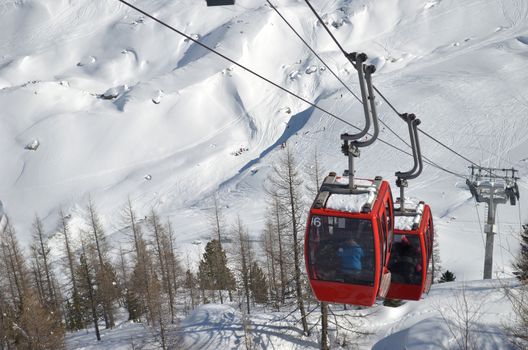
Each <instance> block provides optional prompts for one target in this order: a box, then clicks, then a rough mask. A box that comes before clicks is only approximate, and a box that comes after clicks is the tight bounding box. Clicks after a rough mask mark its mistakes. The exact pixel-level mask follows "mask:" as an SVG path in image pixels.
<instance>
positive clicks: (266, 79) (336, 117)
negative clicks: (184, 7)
mask: <svg viewBox="0 0 528 350" xmlns="http://www.w3.org/2000/svg"><path fill="white" fill-rule="evenodd" d="M117 1H119V2H121V3H123V4H124V5H126V6H128V7H130V8H132V9H134V10H135V11H137V12H139V13H141V14H143V15H145V16H146V17H148V18H150V19H152V20H153V21H155V22H157V23H159V24H161V25H162V26H164V27H166V28H168V29H170V30H172V31H174V32H176V33H178V34H179V35H181V36H183V37H185V38H187V39H188V40H190V41H192V42H194V43H195V44H197V45H199V46H201V47H203V48H204V49H206V50H209V51H211V52H213V53H215V54H216V55H218V56H220V57H222V58H223V59H225V60H227V61H229V62H231V63H232V64H234V65H236V66H237V67H239V68H242V69H243V70H245V71H246V72H248V73H250V74H252V75H254V76H256V77H258V78H260V79H262V80H264V81H266V82H267V83H269V84H271V85H273V86H275V87H276V88H278V89H280V90H282V91H284V92H286V93H287V94H289V95H291V96H294V97H296V98H297V99H299V100H301V101H303V102H305V103H307V104H308V105H310V106H311V107H313V108H315V109H317V110H319V111H321V112H323V113H326V114H327V115H329V116H331V117H333V118H335V119H337V120H339V121H341V122H343V123H345V124H347V125H349V126H351V127H353V128H355V129H357V130H360V129H359V128H358V127H357V126H355V125H354V124H352V123H350V122H348V121H346V120H344V119H343V118H341V117H339V116H337V115H335V114H333V113H331V112H329V111H327V110H326V109H324V108H322V107H320V106H318V105H316V104H315V103H313V102H310V101H308V100H307V99H305V98H303V97H301V96H299V95H298V94H296V93H294V92H292V91H290V90H288V89H286V88H284V87H282V86H280V85H279V84H277V83H275V82H273V81H271V80H269V79H268V78H266V77H264V76H262V75H260V74H259V73H257V72H255V71H253V70H252V69H250V68H247V67H245V66H243V65H241V64H240V63H237V62H236V61H234V60H233V59H231V58H229V57H227V56H225V55H224V54H222V53H220V52H218V51H217V50H215V49H213V48H211V47H209V46H207V45H205V44H203V43H201V42H199V41H198V40H196V39H194V38H192V37H191V36H189V35H187V34H185V33H184V32H182V31H180V30H178V29H176V28H174V27H173V26H171V25H169V24H167V23H165V22H164V21H162V20H160V19H158V18H156V17H155V16H153V15H151V14H149V13H148V12H146V11H144V10H142V9H140V8H138V7H136V6H134V5H132V4H131V3H129V2H127V1H125V0H117ZM378 140H379V141H380V142H381V143H383V144H385V145H387V146H389V147H391V148H393V149H396V150H398V151H400V152H402V153H405V154H407V155H409V156H412V154H411V153H409V152H407V151H405V150H403V149H401V148H399V147H397V146H394V145H393V144H391V143H389V142H387V141H385V140H382V139H380V138H378ZM428 164H430V165H431V166H433V167H436V168H437V169H439V170H442V171H445V172H447V173H449V174H451V175H454V176H457V177H460V178H464V179H465V177H464V176H463V175H460V174H458V173H455V172H453V171H451V170H448V169H445V168H444V167H441V166H439V165H437V164H435V163H433V162H428Z"/></svg>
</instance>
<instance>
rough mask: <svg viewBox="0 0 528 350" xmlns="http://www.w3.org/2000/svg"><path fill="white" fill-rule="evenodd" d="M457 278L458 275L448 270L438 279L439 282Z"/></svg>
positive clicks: (451, 280)
mask: <svg viewBox="0 0 528 350" xmlns="http://www.w3.org/2000/svg"><path fill="white" fill-rule="evenodd" d="M454 280H456V276H455V274H454V273H453V272H451V271H449V270H446V272H444V273H443V274H442V276H441V277H440V279H439V280H438V283H445V282H453V281H454Z"/></svg>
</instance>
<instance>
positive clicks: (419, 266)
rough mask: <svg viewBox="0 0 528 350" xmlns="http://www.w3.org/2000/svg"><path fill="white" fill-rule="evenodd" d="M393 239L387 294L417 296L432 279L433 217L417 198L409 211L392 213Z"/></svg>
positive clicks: (392, 297)
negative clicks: (410, 212)
mask: <svg viewBox="0 0 528 350" xmlns="http://www.w3.org/2000/svg"><path fill="white" fill-rule="evenodd" d="M394 221H395V224H394V243H393V245H392V252H391V256H390V262H389V270H390V271H391V276H392V280H391V285H390V288H389V292H388V293H387V296H386V297H387V298H389V299H404V300H420V298H421V297H422V294H423V293H428V292H429V289H430V288H431V283H432V280H433V263H432V254H433V239H434V232H433V229H434V228H433V218H432V216H431V209H430V208H429V206H428V205H427V204H424V203H423V202H420V204H418V206H417V207H416V209H415V210H413V211H412V215H409V214H406V215H399V213H398V212H396V213H395V216H394Z"/></svg>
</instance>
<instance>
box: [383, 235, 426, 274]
mask: <svg viewBox="0 0 528 350" xmlns="http://www.w3.org/2000/svg"><path fill="white" fill-rule="evenodd" d="M389 270H390V272H391V274H392V277H391V278H392V281H393V282H395V283H404V284H420V283H421V282H422V264H421V251H420V240H419V238H418V237H417V236H411V235H396V236H395V237H394V244H393V246H392V252H391V256H390V262H389Z"/></svg>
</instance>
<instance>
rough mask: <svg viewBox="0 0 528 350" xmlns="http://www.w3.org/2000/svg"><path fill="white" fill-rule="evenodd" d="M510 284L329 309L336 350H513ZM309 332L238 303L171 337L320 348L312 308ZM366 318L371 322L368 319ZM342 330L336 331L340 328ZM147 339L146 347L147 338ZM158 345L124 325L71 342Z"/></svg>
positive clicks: (197, 315)
mask: <svg viewBox="0 0 528 350" xmlns="http://www.w3.org/2000/svg"><path fill="white" fill-rule="evenodd" d="M516 286H517V283H516V282H515V281H512V280H502V281H498V280H491V281H473V282H451V283H445V284H440V285H434V286H433V288H432V289H431V292H430V294H429V295H428V296H427V297H426V298H425V299H423V300H421V301H409V302H406V303H404V304H403V305H402V306H399V307H397V308H393V307H387V306H382V305H376V306H374V307H372V308H367V309H362V310H355V311H354V310H346V311H344V310H343V308H342V306H338V305H333V306H331V307H330V308H331V310H332V311H331V314H330V317H329V322H330V324H329V328H330V334H331V337H330V342H331V343H330V344H331V348H332V349H373V350H400V349H401V350H403V349H406V350H426V349H431V350H435V349H459V348H462V347H461V344H464V342H465V340H466V338H465V336H464V334H466V333H465V331H466V328H465V326H463V324H464V321H465V320H469V319H470V320H471V323H470V326H469V327H468V329H467V330H468V333H467V334H468V337H467V339H468V344H469V346H470V347H469V348H470V349H482V350H485V349H486V350H487V349H489V350H499V349H512V346H511V344H510V343H509V339H508V338H507V337H506V336H505V334H504V327H505V325H507V324H508V322H509V321H510V320H511V318H512V309H511V304H510V302H509V300H508V298H507V297H506V296H505V294H504V293H505V290H504V288H515V287H516ZM308 310H309V311H311V314H310V316H309V324H310V327H313V328H312V334H311V335H310V336H308V337H305V336H303V335H302V328H301V327H300V325H299V323H300V321H299V315H298V314H296V313H291V312H289V311H282V312H269V311H265V310H262V309H257V310H253V312H252V314H251V315H249V316H248V315H244V314H242V313H241V312H240V310H239V309H238V307H237V306H236V305H218V304H207V305H202V306H199V307H198V308H197V309H195V310H194V311H193V312H192V313H191V314H190V315H189V316H188V317H187V318H185V319H184V320H183V321H182V322H181V323H180V324H179V325H178V326H177V327H173V328H172V329H171V331H169V332H168V333H169V338H170V342H171V343H172V344H173V345H174V347H175V348H176V349H182V350H183V349H189V350H194V349H210V350H215V349H250V348H251V349H285V350H286V349H296V350H301V349H319V348H320V343H319V340H320V336H321V335H320V326H319V325H318V322H319V318H320V313H319V308H318V307H317V305H309V306H308ZM363 316H367V318H365V317H363ZM336 324H338V326H336ZM146 339H148V341H147V340H146ZM141 342H143V343H145V342H146V343H147V344H146V345H147V347H145V348H146V349H150V347H149V346H155V345H154V344H156V343H155V342H156V340H155V339H154V337H153V336H152V335H150V334H149V333H148V331H147V330H146V329H144V328H142V327H141V325H138V324H134V323H124V324H122V325H120V326H118V327H117V328H116V329H115V330H112V331H110V332H107V333H103V338H102V341H101V342H100V343H98V342H97V341H96V340H95V338H94V335H93V333H88V334H85V333H84V332H80V333H79V334H73V335H69V336H68V346H69V348H72V349H107V348H111V349H132V348H133V347H132V344H133V343H134V344H135V346H136V347H139V346H141V345H142V343H141Z"/></svg>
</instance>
